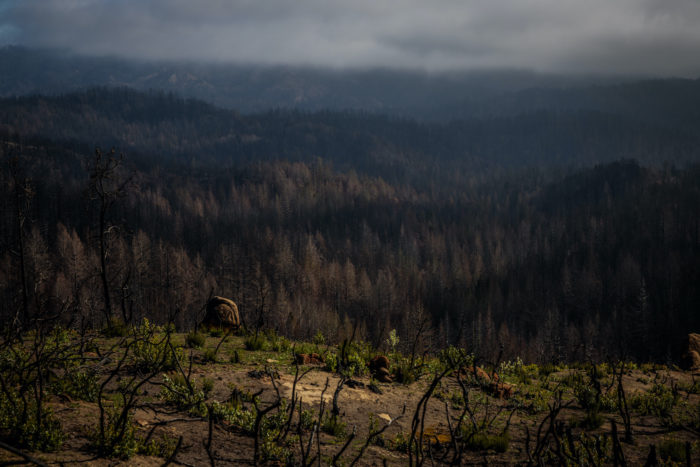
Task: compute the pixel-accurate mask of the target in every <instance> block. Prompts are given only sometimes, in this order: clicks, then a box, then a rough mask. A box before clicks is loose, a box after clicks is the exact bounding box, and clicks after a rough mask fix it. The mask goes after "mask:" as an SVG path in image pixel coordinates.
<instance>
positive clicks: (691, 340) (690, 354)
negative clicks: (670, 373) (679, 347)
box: [681, 332, 700, 371]
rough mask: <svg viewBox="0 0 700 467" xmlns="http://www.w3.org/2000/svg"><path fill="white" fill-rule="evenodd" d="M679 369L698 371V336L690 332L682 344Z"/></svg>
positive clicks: (699, 362) (699, 358)
mask: <svg viewBox="0 0 700 467" xmlns="http://www.w3.org/2000/svg"><path fill="white" fill-rule="evenodd" d="M681 367H682V368H683V369H684V370H689V371H697V370H700V334H697V333H694V332H691V333H690V334H688V337H687V338H686V340H685V342H684V344H683V354H682V355H681Z"/></svg>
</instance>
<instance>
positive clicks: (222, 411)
mask: <svg viewBox="0 0 700 467" xmlns="http://www.w3.org/2000/svg"><path fill="white" fill-rule="evenodd" d="M210 416H211V417H212V418H213V419H214V420H224V421H226V422H227V423H228V424H230V425H231V426H234V427H236V428H238V429H240V430H242V431H243V432H245V433H246V434H249V435H253V434H255V416H256V412H255V409H253V408H251V410H246V409H244V408H243V407H242V406H236V405H234V404H232V403H230V402H227V403H225V404H221V403H219V402H214V403H213V404H212V405H211V413H210Z"/></svg>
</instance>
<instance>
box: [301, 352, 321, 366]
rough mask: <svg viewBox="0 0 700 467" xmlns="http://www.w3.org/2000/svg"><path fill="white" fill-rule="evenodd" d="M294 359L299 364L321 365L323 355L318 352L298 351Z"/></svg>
mask: <svg viewBox="0 0 700 467" xmlns="http://www.w3.org/2000/svg"><path fill="white" fill-rule="evenodd" d="M294 361H295V362H296V363H297V364H299V365H321V364H322V363H323V357H321V356H320V355H319V354H317V353H311V354H306V353H298V354H296V355H295V356H294Z"/></svg>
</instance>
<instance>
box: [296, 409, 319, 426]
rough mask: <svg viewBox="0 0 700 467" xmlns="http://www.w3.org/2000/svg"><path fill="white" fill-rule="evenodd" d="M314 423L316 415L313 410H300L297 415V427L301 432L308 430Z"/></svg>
mask: <svg viewBox="0 0 700 467" xmlns="http://www.w3.org/2000/svg"><path fill="white" fill-rule="evenodd" d="M315 421H316V414H315V413H314V410H313V409H306V410H302V411H301V414H300V415H299V426H300V427H301V429H302V430H310V429H312V428H313V426H314V422H315Z"/></svg>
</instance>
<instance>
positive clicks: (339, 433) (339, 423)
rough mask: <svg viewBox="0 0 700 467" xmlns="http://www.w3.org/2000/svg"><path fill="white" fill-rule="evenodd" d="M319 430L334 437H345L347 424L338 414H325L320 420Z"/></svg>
mask: <svg viewBox="0 0 700 467" xmlns="http://www.w3.org/2000/svg"><path fill="white" fill-rule="evenodd" d="M321 431H323V432H324V433H327V434H329V435H331V436H334V437H336V438H345V435H346V434H347V425H346V423H345V422H343V420H341V418H340V416H338V415H333V414H326V415H324V416H323V420H322V421H321Z"/></svg>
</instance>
